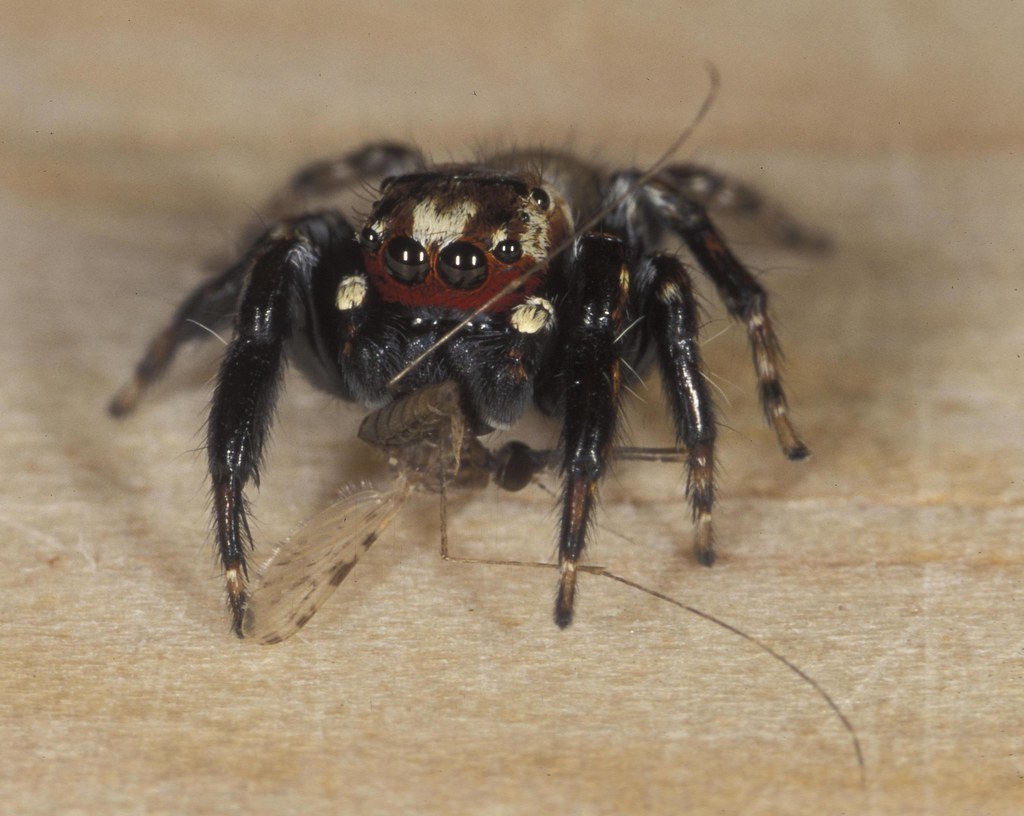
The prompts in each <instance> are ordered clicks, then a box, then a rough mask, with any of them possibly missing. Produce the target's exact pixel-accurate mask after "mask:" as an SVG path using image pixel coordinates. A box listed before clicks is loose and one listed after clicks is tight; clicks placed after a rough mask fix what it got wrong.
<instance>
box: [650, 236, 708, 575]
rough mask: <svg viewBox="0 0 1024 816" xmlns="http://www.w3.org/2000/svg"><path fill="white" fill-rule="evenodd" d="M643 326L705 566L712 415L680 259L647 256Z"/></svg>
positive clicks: (693, 312)
mask: <svg viewBox="0 0 1024 816" xmlns="http://www.w3.org/2000/svg"><path fill="white" fill-rule="evenodd" d="M647 263H648V264H649V272H648V273H645V274H644V275H642V276H641V277H642V278H643V279H644V280H645V281H649V283H648V285H649V287H650V299H649V301H648V306H647V317H648V320H649V326H648V330H649V331H650V333H651V336H652V337H653V339H654V343H655V346H656V347H657V351H658V362H659V363H660V366H661V374H662V384H663V387H664V389H665V391H666V393H667V395H668V398H669V402H670V403H671V405H672V413H673V416H674V417H675V422H676V435H677V439H678V441H679V444H680V445H681V446H682V447H684V448H685V449H686V452H687V468H688V471H687V480H686V489H687V493H688V494H689V496H690V502H691V505H692V507H693V521H694V524H695V525H696V534H695V538H694V552H695V553H696V555H697V559H698V560H699V561H700V562H701V563H702V564H706V565H707V566H711V564H713V563H714V560H715V550H714V539H713V537H712V528H711V508H712V505H713V504H714V501H715V482H714V463H715V434H716V426H715V417H714V407H713V405H712V401H711V397H710V395H709V394H708V389H707V385H706V383H705V381H704V377H703V374H702V373H701V360H700V349H699V347H698V344H697V340H698V332H699V328H700V327H699V325H698V322H697V304H696V301H695V300H694V297H693V287H692V284H691V283H690V278H689V276H688V275H687V274H686V270H685V269H684V268H683V265H682V263H680V262H679V260H678V259H677V258H675V257H674V256H671V255H655V256H653V257H652V258H650V259H649V260H648V261H647Z"/></svg>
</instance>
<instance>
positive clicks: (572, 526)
mask: <svg viewBox="0 0 1024 816" xmlns="http://www.w3.org/2000/svg"><path fill="white" fill-rule="evenodd" d="M569 280H570V288H571V291H570V292H569V293H568V296H567V304H566V308H565V310H564V314H565V315H566V317H565V325H564V327H563V328H564V330H563V331H562V333H561V337H562V338H563V339H564V342H565V350H564V357H563V362H562V377H563V394H564V402H565V406H564V415H565V419H564V423H563V428H562V445H563V449H564V459H563V470H564V478H565V487H564V494H563V499H562V501H563V506H562V522H561V529H560V532H559V537H558V563H559V568H560V571H561V576H560V579H559V585H558V597H557V600H556V603H555V622H556V623H557V624H558V625H559V626H561V627H566V626H568V625H569V624H570V623H572V616H573V602H574V599H575V595H576V572H577V564H578V562H579V559H580V556H581V555H582V553H583V549H584V547H585V546H586V535H587V529H588V526H589V523H590V521H591V516H592V513H593V509H594V503H595V500H596V498H597V485H598V481H599V480H600V478H601V476H602V475H603V474H604V470H605V465H606V463H607V461H608V458H609V452H610V450H611V446H612V441H613V438H614V436H615V429H616V425H617V420H618V414H619V390H620V385H621V371H620V362H619V354H618V349H617V348H616V340H617V338H618V335H619V333H620V332H621V330H622V322H623V315H624V313H625V308H626V301H627V298H628V295H629V275H628V270H627V268H626V252H625V247H624V246H623V243H622V241H621V240H620V239H618V238H616V237H613V236H610V235H604V234H587V235H585V236H583V237H582V238H580V239H579V241H578V242H577V246H576V254H575V258H574V259H573V268H572V269H571V270H570V276H569Z"/></svg>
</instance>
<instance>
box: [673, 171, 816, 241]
mask: <svg viewBox="0 0 1024 816" xmlns="http://www.w3.org/2000/svg"><path fill="white" fill-rule="evenodd" d="M658 175H659V176H661V177H663V178H667V179H670V180H671V183H672V185H673V186H674V187H675V188H676V189H678V190H679V191H680V192H682V193H683V195H685V196H686V198H688V199H689V200H690V201H695V202H697V203H698V204H701V205H703V206H704V207H707V208H708V209H710V210H714V211H718V212H726V213H733V214H735V215H737V216H739V217H741V218H744V219H746V220H749V221H753V222H756V223H757V224H759V225H760V226H761V227H763V228H764V229H765V230H766V231H767V232H768V233H769V234H770V235H771V236H772V237H773V238H775V240H777V241H778V242H780V243H782V244H784V245H786V246H790V247H795V248H799V249H810V250H815V251H821V250H826V249H828V248H829V247H830V246H831V240H830V239H829V237H828V235H826V234H825V233H823V232H821V231H820V230H816V229H813V228H811V227H808V226H807V225H805V224H801V223H800V222H799V221H797V220H796V219H795V218H793V216H791V215H790V214H789V213H788V212H786V211H785V209H783V208H782V207H781V206H780V205H779V204H778V203H776V202H773V201H770V200H769V199H767V198H766V197H765V196H764V195H762V194H761V192H760V191H759V190H757V189H756V188H754V187H751V186H750V185H748V184H744V183H743V182H741V181H738V180H736V179H734V178H730V177H729V176H725V175H722V174H721V173H718V172H716V171H715V170H712V169H711V168H709V167H703V166H701V165H698V164H673V165H669V166H668V167H666V168H664V169H663V170H661V171H660V172H659V174H658Z"/></svg>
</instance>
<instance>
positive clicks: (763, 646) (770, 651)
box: [579, 566, 866, 787]
mask: <svg viewBox="0 0 1024 816" xmlns="http://www.w3.org/2000/svg"><path fill="white" fill-rule="evenodd" d="M579 569H580V570H581V571H582V572H589V573H591V574H593V575H599V576H601V577H603V578H607V579H608V580H610V581H616V582H617V583H620V584H623V585H625V586H628V587H631V588H633V589H635V590H637V591H638V592H643V593H644V594H645V595H650V596H651V597H652V598H657V599H658V600H661V601H665V602H666V603H670V604H672V605H673V606H676V607H678V608H679V609H682V610H683V611H684V612H689V613H690V614H691V615H696V616H697V617H698V618H702V619H703V620H706V621H708V622H709V623H713V624H715V625H716V626H720V627H721V628H723V629H725V630H726V631H727V632H731V633H732V634H734V635H736V636H737V637H741V638H743V640H745V641H747V642H748V643H750V644H752V645H754V646H756V647H757V648H758V649H760V650H761V651H762V652H764V653H765V654H767V655H769V656H771V657H773V658H775V659H776V660H777V661H779V663H781V664H782V665H783V666H785V667H786V668H787V669H789V670H790V671H791V672H792V673H793V674H795V675H796V676H797V677H799V678H800V679H801V680H803V681H804V682H805V683H807V685H809V686H810V687H811V688H812V689H814V691H815V692H816V693H817V695H818V696H819V697H820V698H821V699H822V700H824V701H825V704H826V705H827V706H828V707H829V708H830V709H832V713H833V714H835V715H836V717H838V718H839V722H841V723H842V724H843V728H844V729H846V732H847V733H848V734H849V735H850V741H851V742H852V743H853V751H854V754H856V756H857V768H858V770H859V771H860V784H861V787H863V786H864V784H865V782H866V771H865V768H864V752H863V751H862V750H861V746H860V738H859V737H858V736H857V731H856V729H854V727H853V723H851V722H850V719H849V718H848V717H847V716H846V715H845V714H844V713H843V710H842V709H841V708H840V707H839V704H838V703H837V702H836V701H835V700H833V699H832V696H831V695H830V694H829V693H828V692H827V691H825V689H824V688H822V686H821V684H820V683H819V682H818V681H817V680H815V679H814V678H813V677H811V676H810V675H809V674H808V673H807V672H806V671H804V670H803V669H801V668H800V667H799V666H797V665H796V664H795V663H794V662H793V661H792V660H790V659H789V658H788V657H786V656H785V655H783V654H781V653H780V652H778V651H777V650H776V649H774V648H772V647H771V646H769V645H768V644H767V643H765V642H764V641H763V640H761V639H760V638H757V637H755V636H754V635H751V634H750V633H749V632H744V631H743V630H742V629H740V628H739V627H738V626H734V625H733V624H731V623H729V622H728V621H724V620H722V619H721V618H719V617H716V616H715V615H712V614H711V613H710V612H704V611H702V610H700V609H698V608H697V607H695V606H690V605H689V604H685V603H683V602H682V601H678V600H676V599H675V598H673V597H672V596H671V595H666V594H665V593H664V592H658V590H656V589H651V588H650V587H646V586H644V585H643V584H638V583H637V582H636V581H631V580H630V579H629V578H624V577H623V576H621V575H618V574H617V573H614V572H612V571H611V570H609V569H608V568H606V567H600V566H585V567H582V566H581V567H580V568H579Z"/></svg>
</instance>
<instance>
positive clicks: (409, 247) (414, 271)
mask: <svg viewBox="0 0 1024 816" xmlns="http://www.w3.org/2000/svg"><path fill="white" fill-rule="evenodd" d="M386 263H387V265H388V271H389V272H390V273H391V274H392V276H394V277H395V278H397V279H398V280H400V281H401V282H402V283H419V282H420V281H422V280H423V279H424V278H425V277H426V276H427V267H428V266H429V262H428V261H427V251H426V250H425V249H424V248H423V247H421V246H420V245H419V244H418V243H416V242H415V241H414V240H413V239H412V238H394V239H392V240H391V242H390V243H389V244H388V250H387V253H386Z"/></svg>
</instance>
